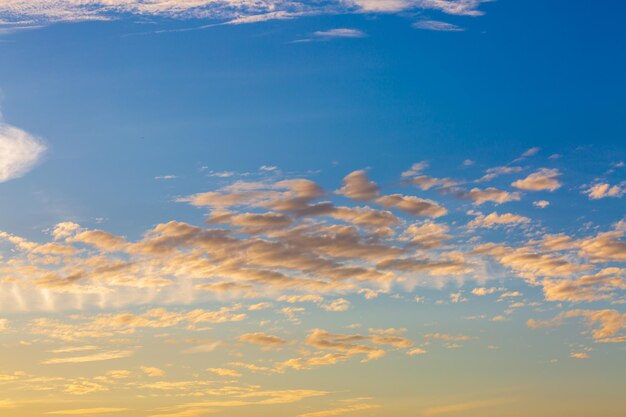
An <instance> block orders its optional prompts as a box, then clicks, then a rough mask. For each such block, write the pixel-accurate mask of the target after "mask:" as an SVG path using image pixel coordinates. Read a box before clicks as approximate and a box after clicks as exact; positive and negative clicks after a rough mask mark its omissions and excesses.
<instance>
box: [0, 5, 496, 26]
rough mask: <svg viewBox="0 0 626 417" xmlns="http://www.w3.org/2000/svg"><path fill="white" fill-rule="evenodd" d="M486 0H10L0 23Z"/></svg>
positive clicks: (240, 18)
mask: <svg viewBox="0 0 626 417" xmlns="http://www.w3.org/2000/svg"><path fill="white" fill-rule="evenodd" d="M486 1H489V0H447V1H442V0H343V1H341V0H325V1H317V2H309V1H304V0H291V1H290V0H257V1H253V2H250V1H244V0H220V1H215V0H193V1H188V0H152V1H150V2H146V1H143V0H93V1H90V2H85V1H82V0H67V1H53V2H51V1H49V0H12V1H9V2H6V1H5V2H1V3H0V21H5V22H13V23H18V22H21V23H22V24H24V23H32V24H36V23H38V22H39V23H48V22H61V21H65V22H67V21H86V20H111V19H116V18H119V17H123V16H125V15H126V16H128V15H141V16H158V17H167V18H176V19H213V20H216V21H222V22H229V23H232V24H241V23H256V22H262V21H266V20H273V19H292V18H294V17H298V16H304V15H322V14H337V13H400V12H406V11H410V10H419V9H430V10H438V11H441V12H443V13H447V14H453V15H461V16H479V15H482V14H483V12H481V11H480V10H479V9H478V8H479V6H480V5H481V3H484V2H486Z"/></svg>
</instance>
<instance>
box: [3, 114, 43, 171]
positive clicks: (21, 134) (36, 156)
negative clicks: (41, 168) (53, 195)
mask: <svg viewBox="0 0 626 417" xmlns="http://www.w3.org/2000/svg"><path fill="white" fill-rule="evenodd" d="M45 150H46V146H45V145H44V144H43V143H42V142H41V140H39V139H37V138H36V137H34V136H32V135H31V134H29V133H28V132H25V131H24V130H22V129H19V128H17V127H14V126H11V125H8V124H6V123H2V122H0V182H5V181H9V180H12V179H14V178H19V177H21V176H22V175H24V174H26V173H27V172H28V171H30V170H31V169H32V168H33V167H34V166H35V165H36V164H37V162H39V161H40V159H41V157H42V156H43V154H44V152H45Z"/></svg>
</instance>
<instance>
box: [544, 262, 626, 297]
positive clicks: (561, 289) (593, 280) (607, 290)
mask: <svg viewBox="0 0 626 417" xmlns="http://www.w3.org/2000/svg"><path fill="white" fill-rule="evenodd" d="M625 275H626V270H624V269H621V268H605V269H603V270H601V271H600V272H598V273H596V274H593V275H583V276H581V277H577V278H575V279H560V280H559V279H557V280H544V281H543V282H542V283H541V285H542V286H543V291H544V295H545V298H546V300H548V301H573V302H580V301H596V300H606V299H610V298H613V297H615V295H616V294H615V292H614V291H618V290H626V280H625V279H624V276H625Z"/></svg>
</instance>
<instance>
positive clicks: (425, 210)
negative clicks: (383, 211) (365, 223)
mask: <svg viewBox="0 0 626 417" xmlns="http://www.w3.org/2000/svg"><path fill="white" fill-rule="evenodd" d="M376 203H378V204H380V205H381V206H383V207H385V208H395V209H397V210H401V211H404V212H406V213H409V214H412V215H414V216H425V217H435V218H437V217H441V216H444V215H446V214H447V213H448V210H447V209H446V208H445V207H442V206H440V205H439V204H438V203H436V202H435V201H432V200H427V199H424V198H419V197H415V196H406V195H401V194H391V195H385V196H382V197H379V198H377V199H376Z"/></svg>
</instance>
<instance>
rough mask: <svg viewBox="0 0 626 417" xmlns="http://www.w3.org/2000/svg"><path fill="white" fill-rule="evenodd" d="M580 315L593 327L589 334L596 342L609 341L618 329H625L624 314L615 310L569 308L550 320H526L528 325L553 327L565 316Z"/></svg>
mask: <svg viewBox="0 0 626 417" xmlns="http://www.w3.org/2000/svg"><path fill="white" fill-rule="evenodd" d="M574 317H582V318H584V319H585V322H586V324H587V326H589V327H593V326H595V327H594V328H593V329H592V332H591V336H592V337H593V338H594V339H596V341H598V342H607V341H608V342H611V341H613V340H611V339H612V336H615V335H616V334H617V333H618V332H619V331H620V330H622V329H626V314H621V313H619V312H618V311H617V310H609V309H605V310H570V311H565V312H563V313H561V314H559V315H558V316H556V317H555V318H553V319H550V320H534V319H530V320H528V322H527V324H528V327H531V328H541V327H554V326H560V325H561V324H563V320H564V319H567V318H574ZM620 339H621V338H620Z"/></svg>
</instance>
